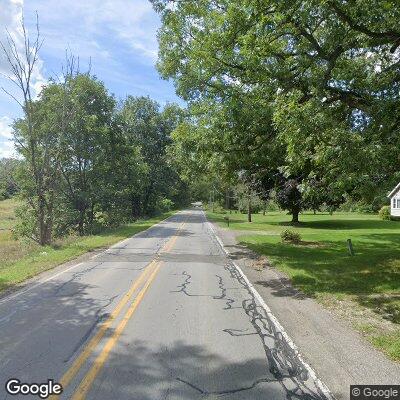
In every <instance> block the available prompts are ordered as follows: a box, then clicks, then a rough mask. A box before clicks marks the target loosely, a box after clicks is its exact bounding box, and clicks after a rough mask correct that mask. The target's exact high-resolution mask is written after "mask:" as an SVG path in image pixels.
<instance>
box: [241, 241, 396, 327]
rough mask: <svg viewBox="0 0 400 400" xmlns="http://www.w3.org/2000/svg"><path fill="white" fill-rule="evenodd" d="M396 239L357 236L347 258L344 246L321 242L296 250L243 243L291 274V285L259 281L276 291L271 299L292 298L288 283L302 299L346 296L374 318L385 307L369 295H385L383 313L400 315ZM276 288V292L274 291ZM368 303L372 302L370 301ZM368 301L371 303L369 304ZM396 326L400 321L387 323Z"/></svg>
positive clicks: (279, 246)
mask: <svg viewBox="0 0 400 400" xmlns="http://www.w3.org/2000/svg"><path fill="white" fill-rule="evenodd" d="M399 242H400V238H399V236H398V235H396V234H382V235H380V234H371V235H363V236H358V240H354V241H353V245H354V250H355V255H354V256H353V257H351V256H350V255H349V254H348V250H347V247H346V242H345V241H343V243H342V242H336V241H323V242H322V243H323V244H324V245H325V246H324V247H308V246H299V245H293V244H288V243H281V242H278V243H271V242H267V241H264V242H262V243H249V242H245V241H242V242H241V245H246V246H248V247H249V248H250V249H251V250H253V251H255V252H256V253H258V254H263V255H266V256H267V257H269V259H270V260H271V261H272V264H274V263H278V265H280V266H282V267H283V269H284V271H287V272H288V273H289V274H290V278H291V279H290V282H285V285H283V288H281V289H279V286H280V285H282V282H280V283H279V282H275V281H265V282H263V283H262V282H258V283H259V284H263V285H264V286H270V287H273V288H274V289H275V292H274V293H275V295H277V296H283V295H285V294H287V295H289V296H292V295H293V292H292V290H291V289H290V290H287V288H285V286H289V285H290V284H291V285H292V286H294V287H295V288H297V289H299V290H300V291H301V292H302V293H304V295H306V296H309V297H315V296H316V295H317V294H318V293H330V294H335V295H337V294H346V295H351V296H353V297H354V299H355V300H356V301H358V302H359V303H360V304H362V305H363V306H366V307H368V308H370V309H372V310H373V311H375V312H377V313H378V314H381V315H383V314H385V313H383V312H382V310H383V309H384V308H385V307H380V306H379V305H377V302H376V301H375V300H371V299H372V298H371V296H374V295H378V294H382V295H383V294H385V296H386V297H383V298H385V303H386V304H387V306H386V308H388V307H389V308H390V309H391V313H386V314H385V315H386V316H388V315H389V316H390V315H393V316H395V315H397V314H396V313H398V312H399V311H400V300H399V298H398V294H399V293H400V261H399V260H400V248H399V246H398V245H399ZM277 289H278V290H277ZM370 298H371V299H370ZM367 299H369V300H367ZM391 320H392V321H393V322H396V323H398V322H399V321H398V317H393V318H392V319H391Z"/></svg>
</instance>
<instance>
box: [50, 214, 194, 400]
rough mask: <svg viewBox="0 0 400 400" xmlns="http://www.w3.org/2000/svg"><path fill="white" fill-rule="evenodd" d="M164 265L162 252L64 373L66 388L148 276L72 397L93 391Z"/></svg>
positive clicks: (166, 248)
mask: <svg viewBox="0 0 400 400" xmlns="http://www.w3.org/2000/svg"><path fill="white" fill-rule="evenodd" d="M185 224H186V221H185V222H183V223H182V224H181V225H180V226H179V228H178V233H179V231H181V230H182V229H183V227H184V225H185ZM177 238H178V236H177V234H176V235H174V236H172V237H171V238H170V239H169V240H168V242H167V243H166V244H165V245H164V246H163V248H162V249H161V250H160V252H162V253H165V252H168V251H170V250H171V249H172V248H173V246H174V245H175V242H176V240H177ZM161 264H162V261H160V260H159V255H157V257H156V258H155V259H154V260H153V261H151V262H150V263H149V264H148V265H147V266H146V268H145V269H144V270H143V271H142V273H141V274H140V275H139V277H138V278H137V280H136V281H135V282H134V283H133V284H132V286H131V287H130V288H129V290H128V291H127V292H126V293H125V295H124V296H123V297H122V298H121V300H120V301H119V302H118V304H117V305H116V307H115V308H114V310H113V311H112V312H111V314H110V315H109V317H108V318H107V320H106V321H104V322H103V323H102V324H101V325H100V327H99V330H98V331H97V333H96V334H95V335H94V336H93V337H92V338H91V339H90V341H89V342H88V344H87V345H86V347H85V348H84V349H83V351H82V352H81V353H80V354H79V356H78V357H77V358H76V359H75V360H74V362H73V363H72V365H71V367H70V368H69V369H68V371H67V372H66V373H65V374H64V375H63V376H62V378H61V380H60V381H59V382H60V384H61V385H62V387H63V389H64V390H65V388H66V387H67V386H68V385H69V384H70V383H71V381H72V380H73V379H74V378H75V376H76V375H77V374H78V372H79V371H80V370H81V368H82V366H83V365H84V363H85V362H86V361H87V360H88V358H89V357H90V356H91V354H92V353H93V352H94V350H95V348H96V347H97V345H98V344H99V343H100V341H101V339H102V338H103V337H104V335H105V334H106V332H107V331H108V330H109V329H110V328H111V326H112V323H113V322H114V321H115V319H116V318H117V317H118V316H119V315H120V314H121V312H122V310H123V308H124V307H125V306H126V304H127V303H128V301H129V300H130V299H131V298H132V296H133V295H134V293H135V292H136V291H137V290H138V288H139V287H141V285H142V283H143V282H144V281H145V279H147V280H146V281H145V283H144V285H143V287H142V289H141V290H140V292H139V293H138V295H137V296H136V297H135V299H134V301H133V302H132V303H131V304H130V305H129V307H128V309H127V311H126V312H125V315H124V316H123V317H122V319H121V321H120V322H119V323H118V325H117V327H116V328H115V330H114V331H113V333H112V335H111V336H110V338H109V339H108V340H107V342H106V344H105V345H104V347H103V349H102V351H101V352H100V354H99V355H98V356H97V357H96V359H95V361H94V362H93V365H92V366H91V368H90V369H89V371H88V372H87V373H86V375H85V376H84V377H83V379H82V381H81V382H80V384H79V386H78V387H77V389H76V390H75V392H74V394H73V395H72V397H71V399H72V400H82V399H85V398H86V395H87V393H88V391H89V390H90V388H91V386H92V384H93V382H94V380H95V379H96V377H97V375H98V374H99V372H100V371H101V369H102V367H103V366H104V363H105V362H106V360H107V358H108V356H109V355H110V352H111V350H112V348H113V347H114V346H115V344H116V343H117V341H118V339H119V337H120V336H121V334H122V332H123V330H124V329H125V327H126V325H127V323H128V321H129V320H130V318H131V317H132V315H133V314H134V312H135V310H136V309H137V307H138V305H139V304H140V302H141V301H142V300H143V297H144V295H145V294H146V292H147V290H148V289H149V287H150V285H151V283H152V282H153V280H154V278H155V277H156V275H157V273H158V271H159V269H160V267H161ZM50 398H51V399H53V400H55V399H58V398H59V396H51V397H50Z"/></svg>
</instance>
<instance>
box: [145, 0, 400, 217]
mask: <svg viewBox="0 0 400 400" xmlns="http://www.w3.org/2000/svg"><path fill="white" fill-rule="evenodd" d="M152 3H153V5H154V8H155V9H156V11H157V12H159V14H160V15H161V19H162V28H161V30H160V34H159V44H160V53H159V54H160V57H159V62H158V68H159V70H160V72H161V74H162V76H163V77H165V78H171V79H173V80H174V83H175V86H176V88H177V91H178V94H180V95H181V96H182V98H184V99H185V100H188V101H189V103H190V111H191V114H192V118H191V120H190V122H188V123H187V124H186V125H185V126H182V127H181V128H180V131H179V132H177V133H176V136H175V137H174V140H175V143H176V152H177V154H180V158H181V159H182V160H183V159H184V156H185V155H187V156H188V157H187V159H186V160H184V162H183V164H184V168H183V169H184V174H185V175H186V176H188V175H190V174H193V171H196V172H197V173H204V172H206V173H212V174H215V175H223V176H225V177H229V178H230V179H232V180H233V181H234V182H233V184H236V183H237V182H238V175H239V173H240V172H241V171H246V173H247V175H248V176H251V177H252V179H251V182H252V185H253V186H254V187H256V188H257V192H260V193H261V191H260V188H261V189H262V192H263V194H262V196H263V197H265V198H266V199H267V198H268V195H269V193H270V192H272V191H274V190H276V193H277V194H278V196H279V192H280V193H281V194H282V192H283V196H280V197H281V200H282V201H280V203H281V205H282V207H285V208H286V209H288V210H289V211H290V212H291V213H292V214H293V215H294V220H296V219H297V218H296V217H295V216H296V215H297V214H298V211H299V210H301V209H302V208H305V207H306V208H309V207H310V208H312V209H314V210H318V209H319V208H325V209H329V210H330V211H333V210H335V209H337V208H338V207H339V206H340V204H341V203H343V201H344V200H345V199H348V198H349V197H350V198H352V199H353V200H354V201H364V202H365V203H366V204H371V205H372V210H376V211H377V210H378V209H379V207H380V206H382V205H383V203H381V204H379V206H378V205H377V204H378V203H379V202H377V201H376V199H378V198H381V197H382V195H384V193H385V191H387V190H388V189H390V188H391V187H393V185H394V184H395V183H397V182H398V180H399V171H398V159H399V157H400V142H399V140H400V131H399V126H400V125H399V124H398V120H397V115H398V114H399V110H400V98H399V87H400V86H399V85H400V84H399V79H398V73H399V71H398V57H397V54H398V50H399V43H400V32H399V30H398V26H397V25H398V23H397V21H398V19H399V17H400V11H399V7H397V3H396V1H395V0H390V1H387V2H385V4H384V6H382V2H379V1H378V0H374V1H373V2H370V1H367V0H361V1H357V2H338V1H323V2H316V1H312V0H302V1H297V2H282V1H278V0H267V1H264V2H257V1H248V2H246V4H245V5H242V4H238V3H237V2H236V1H233V0H227V1H225V2H223V3H221V4H219V3H218V5H216V4H215V2H213V1H209V0H205V1H198V2H195V3H193V2H178V3H175V2H174V4H173V6H171V4H172V3H173V2H172V1H171V0H152ZM290 181H297V185H296V186H297V189H298V193H296V194H297V197H296V199H292V200H293V201H289V199H290V198H291V196H289V195H287V194H288V193H286V195H285V192H287V190H286V189H287V185H288V182H289V183H290ZM294 193H295V190H293V191H292V194H294ZM292 197H293V196H292ZM285 198H286V199H285Z"/></svg>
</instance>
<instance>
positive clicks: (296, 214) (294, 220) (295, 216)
mask: <svg viewBox="0 0 400 400" xmlns="http://www.w3.org/2000/svg"><path fill="white" fill-rule="evenodd" d="M299 213H300V210H299V209H298V208H294V209H293V210H292V224H298V223H299Z"/></svg>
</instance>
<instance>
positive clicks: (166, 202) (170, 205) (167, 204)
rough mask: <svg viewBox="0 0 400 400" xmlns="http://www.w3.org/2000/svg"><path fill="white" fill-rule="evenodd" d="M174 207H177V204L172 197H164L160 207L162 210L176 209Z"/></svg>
mask: <svg viewBox="0 0 400 400" xmlns="http://www.w3.org/2000/svg"><path fill="white" fill-rule="evenodd" d="M174 207H175V204H174V202H173V201H172V200H170V199H162V200H161V201H160V209H161V211H162V212H167V211H171V210H173V209H174Z"/></svg>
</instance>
